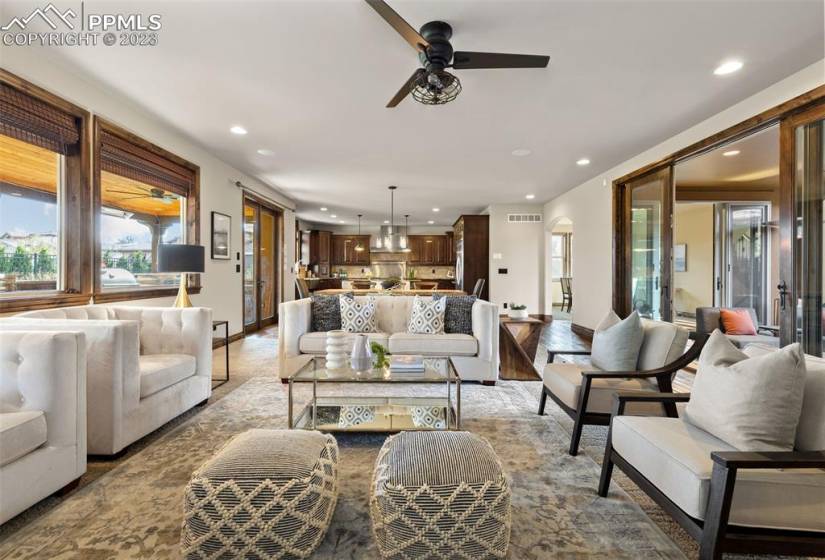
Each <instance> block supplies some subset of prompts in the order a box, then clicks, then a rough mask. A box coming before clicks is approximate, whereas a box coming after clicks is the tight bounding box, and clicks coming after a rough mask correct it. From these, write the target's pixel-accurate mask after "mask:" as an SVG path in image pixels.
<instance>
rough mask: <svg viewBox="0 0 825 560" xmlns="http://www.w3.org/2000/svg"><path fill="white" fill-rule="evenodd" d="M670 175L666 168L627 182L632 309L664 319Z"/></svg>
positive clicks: (667, 317)
mask: <svg viewBox="0 0 825 560" xmlns="http://www.w3.org/2000/svg"><path fill="white" fill-rule="evenodd" d="M670 176H671V174H670V169H669V168H668V169H665V170H663V171H660V172H657V173H654V174H652V175H648V176H646V177H642V178H640V179H636V180H635V181H633V182H631V183H628V185H627V187H628V189H629V199H630V228H629V229H630V231H629V236H630V240H629V241H630V302H631V306H630V307H631V311H633V310H635V311H638V312H639V314H640V315H641V316H642V317H647V318H650V319H657V320H665V321H669V320H670V289H669V280H670V254H671V251H670V235H669V232H670V210H669V204H670V201H671V200H672V198H671V196H670V194H671V193H670V188H671V181H670ZM665 232H667V235H666V233H665Z"/></svg>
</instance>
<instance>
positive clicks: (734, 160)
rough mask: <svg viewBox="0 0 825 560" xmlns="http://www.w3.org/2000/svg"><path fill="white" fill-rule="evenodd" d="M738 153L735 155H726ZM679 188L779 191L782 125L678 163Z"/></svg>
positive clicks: (676, 171)
mask: <svg viewBox="0 0 825 560" xmlns="http://www.w3.org/2000/svg"><path fill="white" fill-rule="evenodd" d="M733 151H738V152H739V153H738V154H735V155H729V156H726V155H724V154H725V153H729V152H733ZM674 181H675V183H676V185H677V186H685V187H714V186H717V185H729V186H737V187H748V186H750V187H757V186H760V187H774V188H778V187H779V125H774V126H771V127H770V128H767V129H765V130H762V131H760V132H757V133H756V134H751V135H750V136H746V137H745V138H742V139H740V140H737V141H736V142H732V143H730V144H727V145H725V146H721V147H719V148H717V149H715V150H712V151H710V152H708V153H706V154H702V155H701V156H697V157H694V158H691V159H689V160H687V161H684V162H680V163H677V164H676V166H675V167H674Z"/></svg>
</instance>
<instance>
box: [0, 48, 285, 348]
mask: <svg viewBox="0 0 825 560" xmlns="http://www.w3.org/2000/svg"><path fill="white" fill-rule="evenodd" d="M2 63H3V68H5V69H7V70H8V71H10V72H12V73H14V74H17V75H18V76H20V77H22V78H24V79H26V80H28V81H30V82H32V83H34V84H36V85H38V86H40V87H42V88H44V89H46V90H48V91H50V92H52V93H54V94H56V95H58V96H60V97H62V98H64V99H66V100H68V101H71V102H72V103H75V104H76V105H79V106H81V107H83V108H85V109H86V110H88V111H90V112H91V113H94V114H97V115H100V116H101V117H103V118H105V119H107V120H109V121H111V122H112V123H115V124H117V125H119V126H121V127H123V128H125V129H127V130H129V131H131V132H133V133H135V134H137V135H139V136H141V137H142V138H144V139H146V140H148V141H150V142H152V143H154V144H157V145H158V146H160V147H162V148H164V149H166V150H169V151H170V152H172V153H174V154H176V155H178V156H180V157H182V158H184V159H186V160H188V161H191V162H192V163H194V164H196V165H198V166H200V181H201V184H200V188H201V216H200V219H201V239H200V242H201V244H202V245H204V246H205V247H206V253H207V259H206V273H205V274H204V276H203V278H202V285H203V288H202V290H201V293H200V294H198V295H193V296H192V302H193V303H194V305H199V306H205V307H211V308H212V309H213V310H214V312H213V315H214V318H215V319H226V320H229V322H230V325H229V332H230V334H234V333H238V332H241V331H242V330H243V324H242V322H243V309H242V298H241V294H242V285H241V274H240V273H239V272H238V273H236V272H235V265H236V264H240V261H236V260H235V253H236V252H238V251H241V227H242V206H243V202H242V194H241V191H240V190H239V189H238V188H237V187H236V186H235V185H234V182H235V181H241V182H242V183H243V184H244V185H245V186H246V187H248V188H249V189H250V190H252V191H255V192H257V193H259V194H260V195H261V196H262V197H264V198H267V199H270V200H272V201H273V202H276V203H277V204H279V205H281V206H283V207H284V208H287V209H286V210H285V212H284V240H285V243H284V249H285V253H284V262H285V267H284V287H285V289H284V295H285V299H287V300H289V299H293V295H294V289H293V285H294V282H295V281H294V278H295V276H294V273H293V271H292V266H293V264H294V263H295V255H294V253H295V248H294V243H293V237H294V234H293V232H294V229H295V213H294V211H293V210H289V208H294V206H295V205H294V203H293V202H292V201H291V200H290V199H288V198H286V197H284V196H283V195H281V194H280V193H278V192H277V191H275V190H274V189H272V188H270V187H269V186H267V185H265V184H263V183H262V182H260V181H258V180H256V179H254V178H252V177H250V176H248V175H245V174H243V173H241V172H240V171H238V170H237V169H235V168H233V167H231V166H230V165H228V164H226V163H224V162H223V161H221V160H219V159H218V158H216V157H214V156H213V155H211V154H210V153H209V152H207V151H206V150H205V149H204V148H203V147H201V146H200V145H198V144H196V143H195V142H193V141H191V140H189V139H188V138H186V137H184V136H183V135H182V134H181V133H179V132H178V131H176V130H174V129H173V128H172V127H170V126H169V125H167V124H165V123H164V122H161V121H159V120H158V119H157V118H155V117H154V116H153V115H151V114H148V113H147V112H145V111H144V110H143V109H142V108H140V107H138V106H137V105H135V104H134V103H132V102H131V101H129V100H128V99H126V98H124V97H123V96H120V95H117V94H116V93H114V92H112V91H109V90H108V89H105V88H104V87H103V86H101V85H100V84H97V83H95V82H93V81H91V80H88V79H84V77H82V76H80V75H78V74H77V73H76V72H74V71H72V70H71V69H69V68H66V67H65V66H63V65H60V64H57V63H56V61H54V60H52V59H50V58H49V57H48V56H47V55H46V54H45V53H44V50H43V49H36V48H32V49H17V48H13V49H12V48H6V49H3V58H2ZM213 210H216V211H220V212H223V213H224V214H229V215H230V216H232V260H229V261H220V260H212V259H210V258H208V256H209V254H210V241H211V240H210V217H211V214H210V212H212V211H213ZM173 299H174V298H160V299H149V300H136V301H133V302H129V303H128V304H129V305H143V306H145V305H170V304H171V303H172V301H173ZM222 330H223V329H221V331H222ZM220 335H221V336H222V335H223V332H221V333H220Z"/></svg>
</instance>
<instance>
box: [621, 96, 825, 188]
mask: <svg viewBox="0 0 825 560" xmlns="http://www.w3.org/2000/svg"><path fill="white" fill-rule="evenodd" d="M822 99H825V85H823V86H819V87H816V88H814V89H812V90H810V91H808V92H805V93H803V94H802V95H798V96H796V97H794V98H793V99H789V100H788V101H785V102H784V103H780V104H779V105H776V106H775V107H771V108H770V109H767V110H765V111H762V112H761V113H759V114H758V115H755V116H753V117H751V118H749V119H746V120H744V121H742V122H740V123H737V124H735V125H733V126H729V127H728V128H726V129H724V130H721V131H719V132H717V133H716V134H712V135H710V136H708V137H707V138H703V139H702V140H699V141H698V142H694V143H693V144H690V145H688V146H686V147H684V148H682V149H680V150H677V151H675V152H673V153H671V154H670V155H668V156H665V157H663V158H661V159H659V160H657V161H655V162H653V163H649V164H647V165H645V166H644V167H640V168H639V169H636V170H635V171H631V172H630V173H627V174H625V175H623V176H621V177H619V178H618V179H616V180H615V181H614V183H626V182H628V181H630V180H633V179H635V178H637V177H641V176H642V175H645V174H647V173H649V172H651V171H654V170H657V169H659V168H661V167H665V166H667V165H671V164H673V163H676V162H677V161H678V160H682V159H685V158H688V157H694V156H697V155H700V154H702V153H704V152H709V151H711V150H715V149H716V148H718V147H719V146H721V145H723V144H727V143H730V142H733V141H735V140H738V139H739V138H742V137H744V136H748V135H749V134H753V133H754V132H756V131H757V130H758V129H760V128H767V127H769V126H771V125H773V124H775V123H777V122H779V121H780V120H781V119H783V118H786V117H788V116H790V115H791V114H792V113H795V112H798V111H801V110H804V109H806V108H807V107H808V106H810V105H813V104H815V103H817V102H819V101H821V100H822Z"/></svg>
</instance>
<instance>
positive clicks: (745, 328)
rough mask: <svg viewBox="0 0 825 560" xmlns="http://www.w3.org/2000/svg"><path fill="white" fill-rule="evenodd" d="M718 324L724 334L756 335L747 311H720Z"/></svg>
mask: <svg viewBox="0 0 825 560" xmlns="http://www.w3.org/2000/svg"><path fill="white" fill-rule="evenodd" d="M719 322H720V323H722V330H723V331H724V332H725V334H740V335H754V334H756V325H754V324H753V319H751V314H750V312H749V311H748V310H747V309H722V310H720V311H719Z"/></svg>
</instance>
